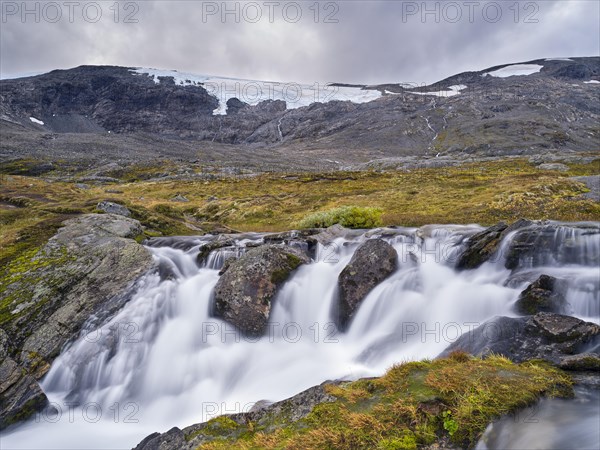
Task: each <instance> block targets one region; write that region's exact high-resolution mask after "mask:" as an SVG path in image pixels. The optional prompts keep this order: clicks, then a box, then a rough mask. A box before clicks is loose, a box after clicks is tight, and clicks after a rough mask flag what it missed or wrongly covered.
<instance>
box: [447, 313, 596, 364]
mask: <svg viewBox="0 0 600 450" xmlns="http://www.w3.org/2000/svg"><path fill="white" fill-rule="evenodd" d="M599 342H600V326H598V325H596V324H593V323H590V322H584V321H583V320H579V319H577V318H575V317H570V316H563V315H560V314H553V313H544V312H542V313H538V314H536V315H535V316H530V317H521V318H509V317H499V318H496V319H493V320H491V321H489V322H486V323H484V324H483V325H481V326H480V327H478V328H476V329H475V330H473V331H471V332H469V333H465V334H464V335H462V336H461V337H460V338H458V340H456V341H455V342H454V343H452V344H451V345H450V346H449V347H448V348H447V349H446V350H444V352H443V353H442V354H441V355H440V356H441V357H443V356H447V355H448V354H449V353H450V352H452V351H454V350H463V351H466V352H469V353H471V354H473V355H476V356H487V355H490V354H492V353H495V354H500V355H503V356H506V357H507V358H510V359H511V360H513V361H515V362H522V361H526V360H529V359H545V360H547V361H550V362H552V363H554V364H560V363H561V362H562V361H563V360H564V358H566V357H569V356H571V355H576V354H578V353H580V352H582V351H584V350H585V349H586V348H587V347H593V346H595V345H596V346H597V344H598V343H599ZM595 352H597V350H595V351H594V353H595Z"/></svg>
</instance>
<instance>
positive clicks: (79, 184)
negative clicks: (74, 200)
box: [75, 183, 90, 190]
mask: <svg viewBox="0 0 600 450" xmlns="http://www.w3.org/2000/svg"><path fill="white" fill-rule="evenodd" d="M75 187H76V188H77V189H84V190H87V189H89V188H90V186H89V185H88V184H85V183H75Z"/></svg>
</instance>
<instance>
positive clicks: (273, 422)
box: [134, 382, 339, 450]
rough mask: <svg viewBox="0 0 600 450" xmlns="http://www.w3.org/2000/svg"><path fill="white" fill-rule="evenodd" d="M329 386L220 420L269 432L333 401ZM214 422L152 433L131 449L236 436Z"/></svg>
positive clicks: (168, 449) (154, 449) (184, 447)
mask: <svg viewBox="0 0 600 450" xmlns="http://www.w3.org/2000/svg"><path fill="white" fill-rule="evenodd" d="M332 384H339V383H337V382H325V383H323V384H321V385H319V386H314V387H311V388H309V389H307V390H305V391H303V392H300V393H299V394H297V395H295V396H293V397H291V398H289V399H286V400H282V401H280V402H275V403H271V402H268V401H261V402H257V403H256V404H255V405H254V407H252V409H251V410H250V411H248V412H242V413H237V414H228V415H225V416H221V417H220V418H221V419H223V418H224V419H226V420H228V421H231V422H229V423H232V424H234V425H235V424H238V425H240V426H247V424H249V423H252V424H253V426H254V427H260V429H263V430H264V432H265V433H270V432H273V431H275V430H276V429H278V428H281V427H284V426H286V425H290V424H293V423H295V422H298V421H299V420H302V419H304V418H305V417H306V416H308V414H309V413H310V412H311V411H312V410H313V409H314V407H315V406H317V405H319V404H322V403H329V402H334V401H336V398H335V397H333V396H332V395H330V394H328V393H327V392H326V389H325V387H326V386H327V385H332ZM218 421H219V419H217V421H216V422H215V421H213V422H205V423H200V424H195V425H191V426H189V427H187V428H184V429H183V430H179V428H173V429H171V430H169V431H168V432H167V433H164V434H159V433H153V434H151V435H150V436H148V437H146V438H145V439H144V440H143V441H142V442H140V443H139V444H138V446H137V447H135V449H134V450H158V449H160V450H193V449H196V448H197V447H198V446H200V445H202V444H206V443H209V442H213V441H216V440H218V439H222V438H224V437H228V436H230V437H233V436H237V435H238V434H239V432H240V430H239V429H236V427H235V426H233V427H231V426H228V427H220V428H219V427H218ZM215 428H216V429H215ZM216 431H218V432H216Z"/></svg>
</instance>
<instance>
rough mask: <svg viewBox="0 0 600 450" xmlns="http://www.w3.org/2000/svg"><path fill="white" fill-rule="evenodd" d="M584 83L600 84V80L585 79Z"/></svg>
mask: <svg viewBox="0 0 600 450" xmlns="http://www.w3.org/2000/svg"><path fill="white" fill-rule="evenodd" d="M583 83H584V84H600V81H598V80H590V81H584V82H583Z"/></svg>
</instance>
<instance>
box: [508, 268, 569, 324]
mask: <svg viewBox="0 0 600 450" xmlns="http://www.w3.org/2000/svg"><path fill="white" fill-rule="evenodd" d="M566 287H567V286H566V283H565V281H564V280H559V279H557V278H554V277H551V276H549V275H541V276H540V277H539V278H538V279H537V280H535V281H534V282H533V283H531V284H530V285H529V286H527V288H526V289H525V290H524V291H523V292H521V295H519V298H518V300H517V302H516V303H515V311H516V312H517V313H519V314H523V315H532V314H536V313H538V312H553V313H564V312H565V310H566V298H565V292H566Z"/></svg>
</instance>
